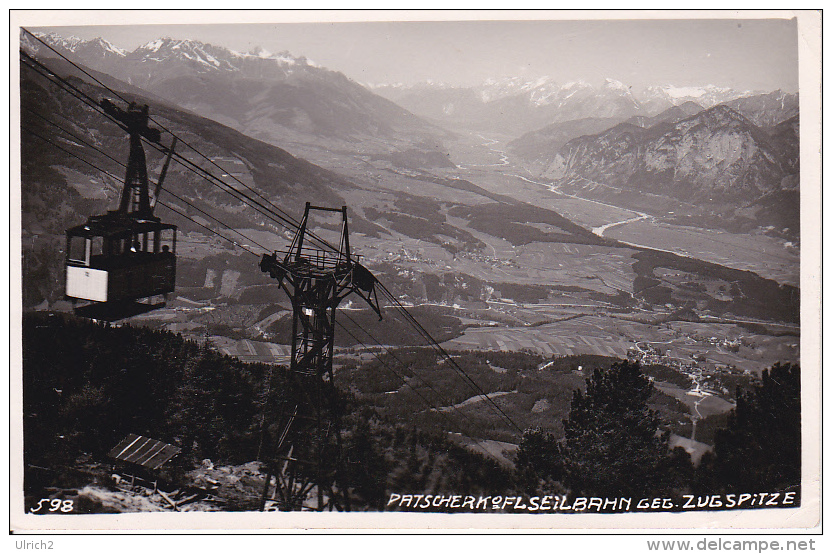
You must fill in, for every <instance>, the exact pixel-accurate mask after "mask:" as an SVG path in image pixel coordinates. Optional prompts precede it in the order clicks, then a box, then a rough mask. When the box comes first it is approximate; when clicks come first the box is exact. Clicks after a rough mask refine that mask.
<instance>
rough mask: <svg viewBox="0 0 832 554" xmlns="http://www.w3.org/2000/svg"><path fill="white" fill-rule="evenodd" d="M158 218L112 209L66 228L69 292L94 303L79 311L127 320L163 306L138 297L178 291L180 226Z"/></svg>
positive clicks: (72, 296) (72, 295)
mask: <svg viewBox="0 0 832 554" xmlns="http://www.w3.org/2000/svg"><path fill="white" fill-rule="evenodd" d="M153 219H155V221H154V220H149V219H137V218H132V217H129V216H128V217H124V216H119V215H118V214H116V213H113V212H111V213H110V214H108V215H106V216H100V217H92V218H90V219H89V220H88V221H87V223H86V225H78V226H76V227H73V228H72V229H69V230H68V231H67V232H66V240H67V248H66V253H67V255H66V296H67V298H68V299H70V300H72V301H73V303H75V302H76V301H78V300H81V301H88V302H91V303H92V304H89V305H85V306H82V307H78V308H76V313H80V315H85V316H89V317H94V318H96V319H109V320H115V319H122V318H124V317H129V316H130V315H136V314H138V313H142V312H145V311H149V310H151V309H154V308H157V307H160V305H159V304H155V305H154V304H149V303H140V302H139V300H142V299H149V298H150V297H153V296H158V295H167V294H168V293H170V292H173V291H174V288H175V281H176V226H175V225H170V224H166V223H161V222H159V221H158V219H156V218H153ZM161 305H164V303H163V304H161Z"/></svg>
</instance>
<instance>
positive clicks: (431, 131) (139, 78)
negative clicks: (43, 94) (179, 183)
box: [21, 34, 446, 144]
mask: <svg viewBox="0 0 832 554" xmlns="http://www.w3.org/2000/svg"><path fill="white" fill-rule="evenodd" d="M39 38H40V39H41V40H43V41H44V42H46V43H47V44H49V45H50V46H51V47H52V48H55V50H57V51H59V52H61V53H64V54H69V57H70V58H71V59H74V60H75V61H77V62H79V63H81V64H83V65H85V66H87V67H89V68H92V69H94V70H97V71H100V72H103V73H106V74H108V75H111V76H113V77H115V78H116V79H120V80H122V81H124V82H125V83H128V84H130V85H133V86H135V87H138V88H141V89H143V90H145V91H148V92H149V93H152V94H153V95H156V96H158V97H160V98H163V99H165V100H167V101H169V102H173V103H175V104H177V105H178V106H180V107H182V108H185V109H187V110H191V111H193V112H195V113H198V114H200V115H202V116H205V117H209V118H211V119H213V120H215V121H218V122H220V123H223V124H225V125H228V126H230V127H232V128H234V129H236V130H238V131H240V132H243V133H245V134H247V135H249V136H252V137H255V138H259V139H262V140H266V141H268V142H271V143H273V144H284V143H287V142H291V141H297V142H310V141H320V140H326V139H329V140H335V141H346V142H355V141H361V140H366V139H386V140H389V141H394V140H396V139H399V138H401V137H412V138H414V139H416V140H429V141H432V142H435V139H436V137H437V136H442V135H445V134H446V132H445V131H442V130H440V129H438V128H436V127H434V126H432V125H430V124H428V123H426V122H425V121H423V120H422V119H420V118H419V117H416V116H414V115H413V114H411V113H410V112H408V111H407V110H405V109H403V108H401V107H399V106H397V105H396V104H394V103H393V102H391V101H389V100H387V99H384V98H382V97H380V96H378V95H376V94H374V93H372V92H370V91H368V90H367V89H366V88H364V87H362V86H361V85H359V84H358V83H356V82H355V81H352V80H351V79H349V78H347V77H346V76H345V75H343V74H342V73H339V72H337V71H330V70H328V69H325V68H322V67H320V66H318V65H316V64H314V63H312V62H310V61H309V60H307V59H306V58H304V57H294V56H292V55H291V54H289V53H288V52H282V53H278V54H272V53H269V52H267V51H265V50H263V49H261V48H256V49H255V50H254V51H253V52H248V53H239V52H234V51H232V50H229V49H227V48H223V47H220V46H213V45H210V44H204V43H201V42H199V41H193V40H178V39H171V38H162V39H158V40H154V41H151V42H149V43H147V44H145V45H143V46H140V47H138V48H136V49H135V50H133V51H132V52H127V51H125V50H122V49H120V48H118V47H116V46H114V45H112V44H111V43H109V42H107V41H106V40H103V39H100V38H96V39H93V40H88V41H82V40H80V39H76V38H70V39H66V38H63V37H60V36H58V35H55V34H41V35H39ZM21 45H22V48H24V49H26V50H27V51H29V52H30V53H37V54H38V55H40V56H43V57H54V56H55V54H54V52H51V51H50V50H49V48H47V47H45V46H44V45H43V44H41V43H40V42H39V41H37V40H35V39H32V38H31V37H29V36H27V35H25V34H24V35H22V38H21Z"/></svg>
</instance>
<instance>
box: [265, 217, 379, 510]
mask: <svg viewBox="0 0 832 554" xmlns="http://www.w3.org/2000/svg"><path fill="white" fill-rule="evenodd" d="M310 210H316V211H323V212H336V213H337V212H340V213H341V214H342V227H341V241H340V247H339V249H338V250H337V251H335V250H334V249H330V250H326V249H323V248H316V247H310V246H308V243H309V242H311V241H309V240H307V234H308V231H307V225H308V223H309V213H310ZM282 254H283V259H282V260H280V259H278V254H277V253H274V254H266V255H264V256H263V258H262V260H261V261H260V269H261V270H262V271H263V272H266V273H269V275H270V276H271V277H272V278H274V279H277V281H278V283H279V284H280V286H281V288H282V289H283V290H284V291H285V292H286V294H287V295H288V296H289V298H290V299H291V301H292V314H293V317H292V358H291V363H290V367H289V379H288V382H289V385H288V387H289V390H287V391H285V392H286V394H285V395H284V396H285V398H286V399H287V400H286V401H285V402H284V403H283V407H282V416H281V421H280V424H279V427H278V429H280V432H279V434H278V435H277V436H275V437H273V438H272V439H271V445H270V447H269V448H268V450H269V451H270V454H269V456H268V463H267V466H268V473H267V476H266V483H265V486H264V489H263V496H262V498H261V510H263V509H265V506H266V503H267V501H268V499H269V496H270V495H269V491H270V488H271V478H272V475H274V477H275V479H276V483H275V490H274V492H273V495H272V496H273V498H274V500H276V502H277V505H278V507H279V508H280V509H281V510H297V509H302V508H303V507H304V505H303V503H304V501H306V500H307V498H308V496H309V495H310V493H311V492H312V491H313V489H316V491H317V509H318V510H324V509H329V510H333V509H337V510H349V509H350V503H349V495H348V494H347V491H346V488H345V487H344V486H343V484H341V483H339V481H340V478H341V468H342V463H341V456H342V453H341V425H340V422H341V414H342V412H343V410H342V406H341V405H340V400H339V396H338V394H337V390H336V388H335V384H334V381H333V374H332V357H333V347H334V341H335V313H336V309H337V308H338V305H339V304H340V303H341V301H342V300H343V299H344V298H345V297H347V296H348V295H350V294H352V293H356V294H358V295H359V296H361V297H362V298H363V299H364V300H365V301H367V303H368V304H369V305H370V307H371V308H372V309H373V310H374V311H375V312H376V313H377V314H378V315H379V318H381V311H380V308H379V305H378V298H377V296H376V292H375V283H376V279H375V277H374V276H373V275H372V273H370V272H369V271H368V270H367V269H366V268H365V267H364V266H362V265H361V264H359V263H358V261H357V259H356V258H354V257H353V256H352V255H351V252H350V245H349V230H348V227H347V207H346V206H343V207H341V208H340V209H339V208H323V207H318V206H312V205H310V204H309V203H308V202H307V203H306V209H305V210H304V214H303V219H302V220H301V223H300V225H299V228H298V231H297V234H296V235H295V237H294V240H293V241H292V245H291V247H290V248H289V250H288V251H287V252H283V253H282Z"/></svg>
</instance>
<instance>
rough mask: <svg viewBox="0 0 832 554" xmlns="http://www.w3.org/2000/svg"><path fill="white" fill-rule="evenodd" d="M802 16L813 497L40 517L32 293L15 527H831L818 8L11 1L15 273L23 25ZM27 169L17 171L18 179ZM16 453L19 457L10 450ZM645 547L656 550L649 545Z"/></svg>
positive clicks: (16, 382)
mask: <svg viewBox="0 0 832 554" xmlns="http://www.w3.org/2000/svg"><path fill="white" fill-rule="evenodd" d="M792 17H796V18H797V19H798V41H799V53H800V58H799V59H800V72H799V77H800V89H799V90H800V114H801V115H800V118H801V126H800V138H801V144H800V152H801V183H800V186H801V293H802V301H801V367H802V369H803V389H802V390H803V398H802V401H803V437H802V439H803V467H802V475H803V476H804V477H803V479H804V481H803V487H802V506H801V507H800V508H798V509H776V510H747V511H746V510H742V511H723V512H684V513H650V514H635V513H626V514H613V515H593V514H579V515H571V514H552V515H514V514H481V515H477V514H474V515H469V514H453V515H438V514H420V513H413V512H407V513H402V512H397V513H371V514H337V513H313V514H310V513H302V514H263V513H237V514H231V513H199V514H194V513H165V514H119V515H95V516H81V517H72V516H69V517H67V516H34V515H21V514H23V512H24V509H23V498H22V455H21V454H22V424H21V419H22V417H21V414H22V398H21V394H20V391H21V388H22V372H21V344H20V321H21V314H22V308H21V300H22V299H21V298H20V297H19V293H18V294H17V295H15V294H14V293H12V294H11V298H10V326H11V329H10V356H11V363H10V370H11V371H10V386H11V391H10V392H14V393H15V394H10V422H11V424H12V425H11V426H10V446H11V452H10V457H9V460H10V470H11V471H10V477H11V482H10V506H9V507H10V528H12V529H15V530H16V532H25V531H27V530H28V531H35V532H44V531H47V532H48V530H50V529H51V530H54V531H64V532H66V531H70V532H72V531H94V530H109V531H111V532H112V531H114V530H170V531H187V530H191V531H199V530H203V531H208V530H232V529H236V530H252V531H253V530H263V529H284V530H292V529H294V530H300V529H307V530H308V529H318V530H334V529H344V530H346V529H352V530H360V529H365V530H373V531H375V530H381V529H398V530H407V529H410V530H416V529H420V530H426V529H446V530H453V529H457V530H466V529H467V530H471V529H477V530H481V531H487V530H504V531H512V530H515V531H516V530H521V529H538V530H543V529H545V530H548V531H550V532H566V533H569V532H575V531H585V530H598V531H601V530H608V531H611V532H613V533H629V532H648V533H662V532H666V531H668V530H688V531H693V532H699V533H702V532H704V531H705V530H708V531H710V532H713V531H716V530H723V531H726V530H752V529H756V530H760V531H765V530H768V531H775V532H785V531H786V530H804V531H805V530H809V529H814V530H818V529H819V525H820V500H821V498H820V475H821V473H820V471H821V468H820V428H821V427H820V424H821V422H820V391H821V371H820V368H821V326H820V324H821V321H820V318H821V282H820V279H821V259H820V254H821V241H820V232H819V229H821V202H820V189H821V187H820V183H821V164H820V161H821V158H820V148H819V146H820V137H821V118H820V108H821V98H820V94H819V93H820V87H821V57H820V52H821V36H820V35H821V33H820V31H821V16H820V14H819V13H818V12H813V11H785V10H781V11H746V10H738V11H718V12H712V11H694V12H691V11H638V12H633V11H593V12H588V11H579V12H564V11H533V12H520V11H502V10H501V11H467V10H455V11H436V10H428V11H417V12H410V11H332V10H328V11H315V12H309V11H300V10H293V11H278V12H275V11H245V12H238V11H210V12H204V11H158V10H152V11H142V12H136V11H126V10H124V11H122V10H119V11H107V12H99V11H72V12H67V11H38V12H33V11H11V12H10V28H9V30H10V32H9V35H10V36H9V44H10V50H9V51H10V57H9V60H10V61H9V63H10V67H9V69H10V71H9V75H10V96H11V98H10V106H11V109H10V127H9V129H10V139H11V140H10V150H9V151H10V156H11V157H10V175H11V187H10V189H11V191H12V192H11V197H10V227H9V229H10V236H9V242H8V244H9V248H10V280H11V283H10V285H11V289H10V290H11V291H19V290H20V275H21V274H20V270H21V261H20V255H19V252H20V251H21V250H20V248H21V245H20V234H19V233H20V231H19V230H20V217H21V214H20V199H19V190H20V182H19V175H20V164H19V159H20V157H19V156H20V148H19V144H20V137H19V132H20V130H19V129H20V125H19V98H18V96H19V92H18V91H19V89H18V87H17V83H19V75H18V70H19V64H18V63H16V61H17V50H18V42H19V38H18V37H19V31H18V27H19V26H46V25H90V24H93V23H99V24H111V25H113V24H131V25H135V24H172V23H188V24H204V23H226V24H227V23H262V22H265V21H269V22H279V23H286V22H313V21H331V22H347V21H391V20H393V21H438V20H485V19H488V20H494V19H644V18H660V19H694V18H703V19H709V18H715V19H727V18H731V19H733V18H742V19H755V18H792ZM15 176H16V178H15ZM12 452H13V453H14V454H15V456H14V457H11V453H12ZM643 550H646V548H645V549H643Z"/></svg>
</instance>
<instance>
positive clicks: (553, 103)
mask: <svg viewBox="0 0 832 554" xmlns="http://www.w3.org/2000/svg"><path fill="white" fill-rule="evenodd" d="M372 90H373V91H375V92H377V93H378V94H380V95H382V96H385V97H386V98H389V99H390V100H393V101H394V102H396V103H397V104H399V105H401V106H403V107H404V108H406V109H408V110H410V111H411V112H413V113H415V114H417V115H420V116H423V117H426V118H430V119H432V120H433V121H436V122H439V123H447V124H453V125H454V126H464V127H467V128H470V129H472V130H476V131H480V132H492V133H500V134H503V135H510V136H511V135H514V136H519V135H522V134H524V133H527V132H531V131H536V130H541V129H542V128H545V127H547V126H550V125H553V124H556V123H564V122H568V121H577V120H583V119H594V120H599V119H609V120H617V121H616V122H621V121H624V120H626V119H628V118H630V117H633V116H642V117H647V118H649V117H654V116H656V115H658V114H660V113H662V112H665V111H666V110H668V109H670V108H672V107H674V106H682V105H685V104H687V103H695V104H696V105H698V106H700V107H702V108H710V107H713V106H715V105H717V104H722V103H726V102H730V106H731V107H732V108H734V109H735V110H737V111H738V112H740V113H742V114H743V115H745V116H746V117H748V118H749V119H750V120H752V121H753V122H754V123H755V124H758V125H761V124H763V125H773V124H775V123H779V122H780V121H783V120H785V119H788V118H789V117H791V116H792V115H795V113H796V109H797V95H796V94H788V93H782V92H780V91H775V92H773V93H765V94H762V93H759V92H751V91H736V90H732V89H729V88H723V87H716V86H713V85H705V86H701V87H674V86H671V85H662V86H652V87H647V88H645V89H643V90H640V91H634V90H633V89H632V87H628V86H627V85H625V84H624V83H621V82H620V81H617V80H614V79H606V80H605V81H604V83H603V84H602V85H601V86H593V85H592V84H590V83H587V82H586V81H572V82H568V83H564V84H560V83H557V82H555V81H554V80H553V79H550V78H541V79H537V80H534V81H523V80H520V79H516V78H515V79H507V80H505V81H487V82H485V83H484V84H483V85H481V86H478V87H454V86H449V85H445V84H441V83H421V84H417V85H412V86H404V85H375V86H372ZM599 124H600V123H599ZM590 128H592V126H591V124H590Z"/></svg>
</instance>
